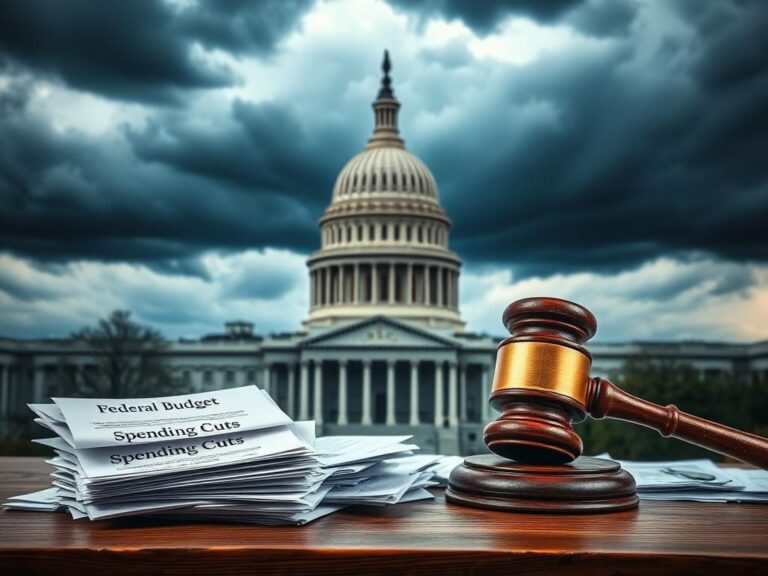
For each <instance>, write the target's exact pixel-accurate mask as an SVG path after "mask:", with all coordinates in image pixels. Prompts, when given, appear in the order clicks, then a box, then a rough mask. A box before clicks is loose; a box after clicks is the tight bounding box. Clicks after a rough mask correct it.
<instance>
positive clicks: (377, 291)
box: [305, 52, 464, 331]
mask: <svg viewBox="0 0 768 576" xmlns="http://www.w3.org/2000/svg"><path fill="white" fill-rule="evenodd" d="M382 69H383V71H384V75H383V78H382V82H381V88H380V89H379V93H378V96H377V98H376V101H375V102H374V103H373V110H374V117H375V122H374V130H373V135H372V136H371V138H370V139H369V140H368V143H367V145H366V147H365V149H364V150H363V151H362V152H360V153H359V154H357V155H355V156H354V157H353V158H352V159H350V160H349V161H348V162H347V163H346V165H345V166H344V167H343V168H342V170H341V172H340V173H339V175H338V177H337V178H336V183H335V185H334V188H333V195H332V199H331V203H330V205H329V206H328V208H327V209H326V210H325V213H324V214H323V216H322V218H320V222H319V224H320V230H321V248H320V250H318V251H317V252H315V253H314V254H313V255H312V256H311V257H310V258H309V261H308V262H307V265H308V266H309V269H310V280H311V282H310V285H311V296H310V312H309V317H308V318H307V320H306V321H305V325H306V326H307V327H310V328H311V327H318V326H331V325H334V324H336V323H338V322H345V321H351V320H359V319H361V318H365V317H369V316H373V315H378V314H381V315H387V316H390V317H394V318H397V319H400V320H404V321H408V322H413V323H417V324H420V325H427V326H431V327H437V328H446V329H450V330H454V331H455V330H461V329H462V328H463V326H464V323H463V322H462V321H461V318H460V315H459V311H458V278H459V269H460V267H461V261H460V260H459V258H458V256H456V254H455V253H453V252H452V251H450V250H449V249H448V232H449V230H450V225H451V221H450V219H449V218H448V216H447V215H446V213H445V210H443V208H442V206H441V205H440V203H439V196H438V188H437V183H436V181H435V177H434V176H433V175H432V172H430V170H429V168H427V166H426V165H425V164H424V162H422V161H421V160H420V159H419V158H418V157H416V156H415V155H413V154H411V153H410V152H408V151H407V150H406V149H405V142H404V141H403V139H402V138H401V137H400V132H399V129H398V112H399V110H400V102H398V100H397V98H395V95H394V92H393V90H392V86H391V79H390V77H389V71H390V69H391V65H390V61H389V55H388V54H387V53H386V52H385V54H384V63H383V66H382Z"/></svg>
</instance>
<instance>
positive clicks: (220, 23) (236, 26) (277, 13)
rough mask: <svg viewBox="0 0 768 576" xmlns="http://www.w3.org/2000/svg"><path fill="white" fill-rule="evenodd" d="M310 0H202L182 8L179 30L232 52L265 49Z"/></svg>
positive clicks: (293, 21)
mask: <svg viewBox="0 0 768 576" xmlns="http://www.w3.org/2000/svg"><path fill="white" fill-rule="evenodd" d="M313 3H314V0H259V2H253V0H206V1H205V2H200V3H199V4H198V5H196V6H193V7H192V8H190V9H188V10H185V11H184V12H183V16H182V19H181V22H180V27H181V29H182V30H183V31H184V32H186V33H188V34H189V35H190V36H191V37H193V38H196V39H198V40H200V42H202V43H203V44H205V45H207V46H210V47H215V48H222V49H225V50H229V51H233V52H248V51H257V52H263V51H267V50H269V49H270V48H272V46H273V45H274V44H275V43H277V41H278V40H280V38H281V37H282V36H283V35H284V34H285V33H286V32H287V31H288V30H290V29H291V28H292V27H293V25H294V24H295V23H296V21H297V19H298V18H299V17H300V16H301V15H302V14H304V12H305V11H306V10H307V9H308V8H309V7H310V6H312V4H313Z"/></svg>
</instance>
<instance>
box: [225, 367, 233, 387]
mask: <svg viewBox="0 0 768 576" xmlns="http://www.w3.org/2000/svg"><path fill="white" fill-rule="evenodd" d="M224 382H226V383H227V384H234V383H235V371H234V370H227V371H226V372H225V373H224Z"/></svg>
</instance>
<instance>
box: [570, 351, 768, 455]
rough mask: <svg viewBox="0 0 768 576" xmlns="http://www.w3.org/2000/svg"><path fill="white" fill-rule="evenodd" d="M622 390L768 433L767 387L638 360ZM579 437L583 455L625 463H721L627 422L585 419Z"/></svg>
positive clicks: (579, 426)
mask: <svg viewBox="0 0 768 576" xmlns="http://www.w3.org/2000/svg"><path fill="white" fill-rule="evenodd" d="M617 383H618V382H617ZM619 384H620V386H621V388H622V389H624V390H626V391H627V392H629V393H630V394H633V395H635V396H638V397H640V398H643V399H645V400H649V401H651V402H655V403H657V404H661V405H662V406H664V405H667V404H675V405H676V406H677V407H678V408H680V409H681V410H684V411H685V412H689V413H691V414H694V415H696V416H700V417H702V418H706V419H708V420H713V421H715V422H719V423H721V424H726V425H727V426H731V427H734V428H738V429H740V430H745V431H747V432H752V433H755V434H761V435H764V434H765V433H766V432H767V431H768V383H767V382H740V381H737V379H736V377H735V376H734V375H733V374H730V373H723V374H718V375H716V376H705V377H703V378H702V377H700V375H699V373H698V372H697V371H696V370H695V369H694V368H693V367H691V366H689V365H684V364H677V363H672V362H670V363H664V362H654V361H650V360H647V359H637V360H632V361H629V362H627V363H626V364H625V366H624V369H623V370H622V378H621V382H620V383H619ZM576 432H577V433H578V434H579V435H580V436H581V438H582V440H583V441H584V453H585V454H599V453H602V452H610V454H611V456H613V457H615V458H620V459H627V460H666V459H675V458H711V459H713V460H723V457H721V456H719V455H718V454H715V453H713V452H710V451H708V450H704V449H703V448H699V447H697V446H693V445H691V444H688V443H686V442H682V441H680V440H676V439H673V438H663V437H661V436H660V435H659V434H658V432H655V431H654V430H651V429H648V428H645V427H642V426H638V425H636V424H630V423H628V422H621V421H616V420H593V419H591V418H587V421H585V422H584V423H582V424H577V425H576Z"/></svg>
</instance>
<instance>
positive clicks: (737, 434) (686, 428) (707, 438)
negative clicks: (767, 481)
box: [587, 378, 768, 469]
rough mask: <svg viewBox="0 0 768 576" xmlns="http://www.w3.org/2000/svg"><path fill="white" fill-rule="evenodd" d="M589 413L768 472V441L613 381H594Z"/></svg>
mask: <svg viewBox="0 0 768 576" xmlns="http://www.w3.org/2000/svg"><path fill="white" fill-rule="evenodd" d="M587 411H588V412H589V414H590V415H592V416H593V417H595V418H616V419H618V420H626V421H627V422H634V423H635V424H641V425H642V426H647V427H648V428H653V429H654V430H656V431H657V432H658V433H659V434H661V435H662V436H672V437H674V438H679V439H680V440H684V441H686V442H689V443H691V444H695V445H697V446H701V447H703V448H707V449H708V450H712V451H714V452H718V453H720V454H723V455H725V456H730V457H732V458H736V459H738V460H741V461H742V462H746V463H747V464H752V465H754V466H757V467H759V468H765V469H768V440H767V439H765V438H761V437H760V436H755V435H754V434H748V433H747V432H741V431H740V430H736V429H735V428H730V427H728V426H724V425H722V424H717V423H715V422H710V421H709V420H705V419H704V418H699V417H697V416H693V415H691V414H687V413H685V412H683V411H681V410H678V408H677V406H673V405H671V404H670V405H669V406H659V405H658V404H654V403H653V402H648V401H646V400H642V399H641V398H638V397H636V396H632V394H628V393H627V392H624V391H623V390H622V389H621V388H619V387H618V386H616V385H615V384H614V383H613V382H611V381H609V380H604V379H602V378H590V381H589V388H588V393H587Z"/></svg>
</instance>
